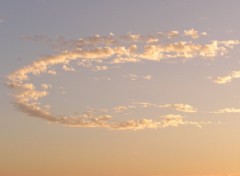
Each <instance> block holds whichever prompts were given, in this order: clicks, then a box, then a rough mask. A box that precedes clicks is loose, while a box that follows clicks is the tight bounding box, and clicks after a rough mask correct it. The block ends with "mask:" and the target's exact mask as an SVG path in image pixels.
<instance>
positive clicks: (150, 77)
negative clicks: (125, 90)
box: [123, 73, 152, 81]
mask: <svg viewBox="0 0 240 176" xmlns="http://www.w3.org/2000/svg"><path fill="white" fill-rule="evenodd" d="M123 77H124V78H129V79H130V80H132V81H136V80H139V79H144V80H147V81H150V80H151V79H152V75H145V76H138V75H136V74H133V73H130V74H129V75H124V76H123Z"/></svg>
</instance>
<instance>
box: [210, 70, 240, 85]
mask: <svg viewBox="0 0 240 176" xmlns="http://www.w3.org/2000/svg"><path fill="white" fill-rule="evenodd" d="M237 78H240V71H232V72H231V73H229V74H228V75H226V76H221V77H217V78H215V79H214V83H217V84H226V83H229V82H232V80H233V79H237Z"/></svg>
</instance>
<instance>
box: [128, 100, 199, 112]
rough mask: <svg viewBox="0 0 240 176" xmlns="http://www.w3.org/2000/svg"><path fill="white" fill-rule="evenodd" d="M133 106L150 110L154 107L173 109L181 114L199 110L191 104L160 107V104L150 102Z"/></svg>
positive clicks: (137, 103)
mask: <svg viewBox="0 0 240 176" xmlns="http://www.w3.org/2000/svg"><path fill="white" fill-rule="evenodd" d="M132 104H135V105H137V106H136V107H137V108H149V107H154V108H173V109H175V110H176V111H181V112H186V113H193V112H197V111H198V109H197V108H195V107H193V106H191V105H189V104H183V103H178V104H164V105H159V104H153V103H149V102H132Z"/></svg>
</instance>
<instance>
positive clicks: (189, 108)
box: [160, 104, 198, 113]
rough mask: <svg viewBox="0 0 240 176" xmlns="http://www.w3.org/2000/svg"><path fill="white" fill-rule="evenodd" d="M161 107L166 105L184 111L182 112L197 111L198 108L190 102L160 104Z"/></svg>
mask: <svg viewBox="0 0 240 176" xmlns="http://www.w3.org/2000/svg"><path fill="white" fill-rule="evenodd" d="M160 107H164V108H174V109H176V110H177V111H182V112H190V113H191V112H197V111H198V109H197V108H194V107H192V106H191V105H189V104H166V105H162V106H161V105H160Z"/></svg>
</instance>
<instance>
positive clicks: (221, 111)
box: [213, 108, 240, 114]
mask: <svg viewBox="0 0 240 176" xmlns="http://www.w3.org/2000/svg"><path fill="white" fill-rule="evenodd" d="M213 113H217V114H222V113H240V109H239V108H224V109H219V110H217V111H214V112H213Z"/></svg>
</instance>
